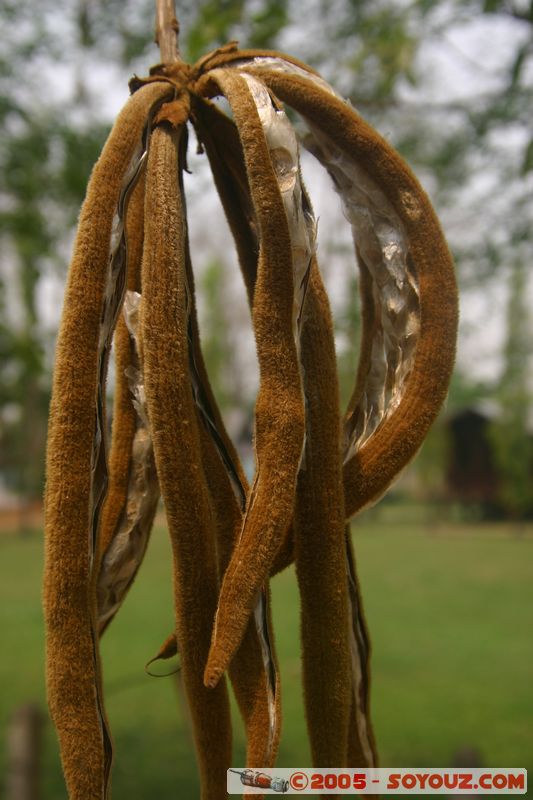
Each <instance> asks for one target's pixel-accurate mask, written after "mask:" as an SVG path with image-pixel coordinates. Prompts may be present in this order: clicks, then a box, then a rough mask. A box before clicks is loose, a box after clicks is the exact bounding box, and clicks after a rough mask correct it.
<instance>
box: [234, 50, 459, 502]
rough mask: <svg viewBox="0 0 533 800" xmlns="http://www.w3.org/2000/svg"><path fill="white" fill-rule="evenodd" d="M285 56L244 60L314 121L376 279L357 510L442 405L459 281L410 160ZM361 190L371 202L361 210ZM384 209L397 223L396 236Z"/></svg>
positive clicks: (354, 469)
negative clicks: (274, 65)
mask: <svg viewBox="0 0 533 800" xmlns="http://www.w3.org/2000/svg"><path fill="white" fill-rule="evenodd" d="M287 63H288V62H284V63H283V64H282V65H281V66H280V68H279V69H278V70H274V69H271V68H270V65H268V67H261V66H260V67H252V66H249V65H247V66H246V69H247V70H250V71H251V72H253V74H256V75H258V76H260V78H261V80H263V81H264V82H265V83H266V85H267V86H269V87H270V88H271V89H272V91H273V92H274V93H275V94H276V96H278V97H280V99H281V100H283V101H284V102H286V103H287V104H288V105H290V106H292V107H293V108H294V109H295V110H296V111H298V112H299V113H300V114H301V115H302V116H303V117H304V119H305V120H306V121H307V124H308V127H309V128H310V131H311V134H312V138H313V141H312V145H311V149H312V152H314V154H315V155H317V157H318V158H319V159H320V160H321V161H322V162H323V163H324V164H325V165H326V166H327V168H328V170H329V172H330V174H331V175H332V177H333V179H334V182H335V184H336V188H337V189H338V191H339V192H340V194H341V196H342V197H343V200H344V204H345V209H346V213H347V216H348V217H349V218H350V219H351V220H352V225H353V228H354V232H355V234H356V236H357V238H358V241H359V242H360V244H358V251H359V256H360V258H361V260H362V262H363V263H364V265H365V267H366V269H367V270H368V273H369V275H370V277H371V281H372V291H371V296H372V303H371V311H367V313H366V321H367V325H369V326H371V327H368V328H367V333H366V335H364V337H363V345H364V346H366V348H370V347H371V348H372V349H371V350H370V351H369V350H368V349H367V350H364V351H363V353H362V355H361V364H362V365H363V364H368V365H369V366H368V370H367V371H366V374H365V371H364V369H360V371H359V381H358V384H357V385H356V389H355V392H354V400H353V402H352V404H351V406H350V409H351V410H350V413H349V415H348V417H347V419H346V422H345V430H346V440H347V445H346V456H345V458H346V463H345V465H344V486H345V507H346V514H347V516H348V517H350V516H352V515H353V514H354V513H355V512H356V511H358V510H359V509H361V508H362V507H363V506H365V505H368V504H369V503H372V502H374V501H375V500H377V499H378V498H379V497H380V496H381V495H382V494H383V492H384V491H386V489H387V488H388V487H389V485H390V483H391V482H392V480H393V479H394V478H395V477H396V476H397V474H398V473H399V472H400V470H401V469H402V468H403V467H404V466H405V465H406V464H407V463H408V462H409V461H410V460H411V459H412V458H413V456H414V455H415V453H416V451H417V450H418V448H419V447H420V445H421V443H422V441H423V439H424V437H425V435H426V433H427V431H428V429H429V427H430V425H431V424H432V422H433V421H434V419H435V417H436V415H437V413H438V411H439V409H440V407H441V405H442V402H443V400H444V397H445V395H446V392H447V388H448V383H449V378H450V374H451V370H452V367H453V363H454V358H455V338H456V329H457V288H456V282H455V276H454V270H453V264H452V261H451V257H450V254H449V251H448V248H447V246H446V243H445V240H444V236H443V234H442V231H441V229H440V226H439V223H438V220H437V218H436V216H435V214H434V212H433V209H432V207H431V205H430V203H429V201H428V199H427V197H426V195H425V193H424V191H423V189H422V188H421V186H420V184H419V183H418V181H417V180H416V178H415V177H414V175H413V174H412V172H411V171H410V169H409V168H408V167H407V165H406V164H405V162H404V161H403V160H402V159H401V158H400V157H399V156H398V155H397V153H396V152H395V151H393V150H392V148H391V147H389V145H388V144H387V143H386V142H385V141H384V140H383V139H382V138H381V137H380V136H379V134H377V133H376V132H375V131H374V130H373V129H372V128H371V127H370V126H369V125H368V124H367V123H366V122H364V121H363V120H362V119H361V118H360V117H359V116H358V115H357V114H356V113H355V112H354V111H353V109H351V108H350V106H348V105H347V104H346V103H344V102H342V101H341V100H339V99H338V98H337V97H336V96H335V95H334V93H333V91H332V90H329V91H328V90H327V89H325V88H323V86H322V83H323V82H322V81H316V80H315V79H311V78H305V77H302V76H301V75H300V74H299V73H294V74H288V72H290V69H289V68H290V65H289V67H287V66H286V64H287ZM358 184H360V185H358ZM361 195H363V197H364V200H365V202H364V206H366V212H365V213H364V214H363V215H362V216H363V218H360V217H359V218H358V200H359V199H360V196H361ZM368 212H370V214H368ZM380 212H381V214H380ZM369 216H370V223H369V229H368V228H365V224H367V223H368V217H369ZM383 216H384V217H385V220H386V222H387V223H389V222H390V221H392V223H393V235H392V237H390V238H389V237H388V236H387V232H386V230H382V229H381V228H380V219H381V220H382V219H383ZM386 227H387V225H385V228H386ZM366 291H367V297H368V299H370V291H369V290H368V288H367V290H366ZM370 331H372V333H370ZM383 353H384V356H383V355H382V354H383ZM378 356H379V358H378ZM358 400H359V402H358ZM361 433H362V434H363V435H361Z"/></svg>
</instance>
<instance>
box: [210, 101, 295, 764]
mask: <svg viewBox="0 0 533 800" xmlns="http://www.w3.org/2000/svg"><path fill="white" fill-rule="evenodd" d="M194 118H195V125H196V128H197V131H198V134H199V137H200V140H201V141H202V144H203V146H204V147H205V150H206V153H207V156H208V158H209V163H210V166H211V170H212V173H213V177H214V179H215V183H216V186H217V189H218V192H219V194H220V197H221V201H222V205H223V208H224V210H225V212H226V216H227V218H228V222H229V224H230V228H231V231H232V233H233V236H234V239H235V242H236V246H237V252H238V255H239V262H240V265H241V270H242V273H243V276H244V280H245V284H246V288H247V291H248V297H249V300H250V304H251V305H252V303H253V293H254V288H255V279H256V273H257V259H258V255H259V245H258V242H257V232H256V225H255V221H254V211H253V205H252V200H251V197H250V194H249V189H248V181H247V177H246V167H245V165H244V157H243V154H242V148H241V146H240V143H239V138H238V133H237V130H236V127H235V125H234V123H233V122H232V121H231V120H230V119H229V118H228V117H226V116H225V115H224V114H222V113H221V112H219V111H218V110H217V109H216V108H214V107H213V106H211V105H209V104H207V103H205V102H203V101H200V100H199V98H197V99H196V104H195V106H194ZM198 350H199V347H198ZM199 362H200V359H199ZM202 369H203V364H202ZM206 381H207V376H206V375H205V377H204V382H206ZM211 446H212V445H211ZM235 458H237V455H236V454H235ZM209 463H213V459H212V458H210V459H209ZM218 472H219V471H218ZM211 480H212V481H216V486H215V487H214V492H215V493H216V494H217V495H218V496H219V497H220V500H219V502H218V503H217V508H218V509H219V514H220V515H221V518H222V520H223V518H224V516H226V518H228V517H230V516H232V515H233V523H231V521H230V519H228V521H227V522H226V524H221V525H220V526H219V531H220V532H219V536H218V567H219V574H220V576H221V578H222V577H223V575H224V573H225V571H226V569H227V566H228V564H229V562H230V559H231V555H232V552H233V548H234V546H235V542H236V541H237V538H238V534H239V533H240V530H241V528H242V515H243V512H244V506H241V504H240V503H239V501H238V497H235V493H234V492H233V493H232V495H233V497H231V498H229V497H228V496H227V495H228V489H229V490H230V491H231V487H228V478H227V475H226V476H224V475H220V474H213V475H212V476H211ZM241 481H242V486H243V488H244V489H245V494H247V493H248V486H247V483H246V480H245V478H244V475H242V477H241ZM224 490H225V495H226V496H225V497H224ZM235 500H237V505H235ZM228 523H229V524H228ZM228 534H229V535H228ZM229 676H230V679H231V681H232V684H233V688H234V691H235V696H236V699H237V702H238V704H239V709H240V711H241V714H242V716H243V719H244V723H245V726H246V739H247V754H246V765H247V766H248V767H255V766H257V767H261V766H273V764H274V760H275V756H276V753H277V747H278V743H279V735H280V728H281V707H280V690H279V671H278V668H277V661H276V656H275V652H274V646H273V632H272V624H271V614H270V605H269V601H268V589H267V588H266V587H265V589H263V590H261V595H260V597H259V600H258V605H257V606H256V609H255V612H254V615H253V618H252V619H251V620H250V622H249V623H248V626H247V628H246V632H245V634H244V637H243V640H242V642H241V645H240V647H239V649H238V650H237V652H236V654H235V657H234V658H233V660H232V662H231V665H230V668H229Z"/></svg>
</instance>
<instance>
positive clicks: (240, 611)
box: [204, 70, 304, 686]
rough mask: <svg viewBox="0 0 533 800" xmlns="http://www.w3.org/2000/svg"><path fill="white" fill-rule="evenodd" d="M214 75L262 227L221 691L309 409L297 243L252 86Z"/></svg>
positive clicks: (281, 510)
mask: <svg viewBox="0 0 533 800" xmlns="http://www.w3.org/2000/svg"><path fill="white" fill-rule="evenodd" d="M210 77H211V78H212V79H213V80H214V81H216V83H217V84H218V85H219V86H220V88H221V89H222V91H223V92H224V94H225V95H226V97H227V98H228V100H229V102H230V105H231V106H232V110H233V114H234V117H235V122H236V125H237V128H238V130H239V135H240V139H241V142H242V145H243V151H244V156H245V161H246V168H247V173H248V180H249V184H250V191H251V195H252V198H253V202H254V208H255V214H256V219H257V224H258V229H259V242H260V253H259V263H258V273H257V281H256V287H255V293H254V304H253V323H254V330H255V335H256V343H257V353H258V359H259V368H260V390H259V395H258V398H257V404H256V434H255V445H256V457H257V472H256V478H255V480H254V485H253V486H252V491H251V495H250V499H249V502H248V507H247V511H246V515H245V519H244V524H243V530H242V533H241V535H240V538H239V541H238V543H237V545H236V547H235V550H234V553H233V556H232V559H231V561H230V564H229V566H228V569H227V570H226V574H225V577H224V581H223V583H222V587H221V591H220V597H219V604H218V610H217V617H216V621H215V628H214V632H213V642H212V646H211V651H210V655H209V660H208V663H207V666H206V670H205V675H204V680H205V683H206V685H209V686H215V685H216V683H217V681H218V680H219V678H220V676H221V675H222V673H223V672H224V670H225V669H226V668H227V667H228V665H229V663H230V661H231V659H232V657H233V655H234V653H235V650H236V648H237V647H238V646H239V644H240V641H241V639H242V637H243V634H244V631H245V629H246V626H247V623H248V619H249V617H250V614H251V613H252V610H253V608H254V605H255V602H256V598H257V594H258V592H259V590H260V588H261V586H262V584H263V583H264V581H265V579H266V578H267V577H268V574H269V572H270V567H271V564H272V561H273V559H274V556H275V554H276V552H277V550H278V548H279V545H280V543H281V540H282V538H283V535H284V534H285V532H286V529H287V527H288V523H289V520H290V517H291V515H292V502H293V496H294V490H295V483H296V475H297V471H298V465H299V461H300V457H301V452H302V445H303V436H304V408H303V399H302V389H301V381H300V373H299V366H298V357H297V353H296V345H295V342H294V338H293V329H292V310H293V295H294V290H293V279H292V258H291V243H290V235H289V231H288V225H287V218H286V216H285V211H284V208H283V202H282V200H281V197H280V193H279V189H278V186H277V182H276V178H275V175H274V172H273V168H272V164H271V162H270V156H269V153H268V148H267V146H266V142H265V140H264V136H263V132H262V129H261V124H260V120H259V117H258V113H257V110H256V107H255V104H254V102H253V100H252V98H251V97H250V93H249V90H248V87H247V84H246V82H245V81H244V79H243V78H241V77H240V76H239V75H237V74H233V73H231V72H229V71H228V72H226V71H223V70H216V71H214V72H213V73H211V74H210Z"/></svg>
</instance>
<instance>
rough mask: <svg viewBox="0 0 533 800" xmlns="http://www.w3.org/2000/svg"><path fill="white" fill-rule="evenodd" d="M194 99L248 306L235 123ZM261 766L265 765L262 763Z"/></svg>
mask: <svg viewBox="0 0 533 800" xmlns="http://www.w3.org/2000/svg"><path fill="white" fill-rule="evenodd" d="M194 99H195V101H196V102H195V104H194V106H193V109H194V119H195V126H196V128H197V131H198V135H199V137H200V141H201V142H202V145H203V146H204V147H205V151H206V153H207V157H208V159H209V165H210V167H211V172H212V174H213V178H214V180H215V185H216V187H217V191H218V194H219V196H220V199H221V202H222V206H223V208H224V212H225V214H226V218H227V220H228V224H229V227H230V230H231V232H232V234H233V238H234V241H235V246H236V249H237V254H238V257H239V265H240V268H241V272H242V275H243V278H244V283H245V286H246V291H247V294H248V300H249V303H250V306H252V304H253V295H254V289H255V281H256V277H257V260H258V257H259V244H258V241H257V224H256V221H255V216H254V210H253V204H252V200H251V197H250V193H249V189H248V180H247V177H246V166H245V164H244V156H243V153H242V147H241V144H240V140H239V134H238V131H237V128H236V126H235V123H234V122H233V121H232V120H231V119H230V118H229V117H227V116H226V115H225V114H223V113H222V112H220V111H219V110H218V109H217V108H216V107H215V106H213V105H211V104H210V103H207V102H205V101H203V100H201V99H200V98H194ZM293 560H294V543H293V532H292V527H289V529H288V531H287V533H286V534H285V536H284V537H283V542H282V544H281V546H280V548H279V550H278V552H277V553H276V556H275V557H274V561H273V563H272V569H271V575H276V574H277V573H278V572H281V571H282V570H284V569H285V568H286V567H287V566H289V564H291V563H292V562H293ZM224 571H225V566H224ZM222 574H223V573H222ZM264 766H268V764H267V763H266V762H264Z"/></svg>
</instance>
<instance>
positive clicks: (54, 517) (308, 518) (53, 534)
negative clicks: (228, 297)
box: [44, 45, 457, 800]
mask: <svg viewBox="0 0 533 800" xmlns="http://www.w3.org/2000/svg"><path fill="white" fill-rule="evenodd" d="M131 88H132V97H131V99H130V100H129V101H128V103H127V104H126V106H125V108H124V110H123V111H122V112H121V114H120V115H119V117H118V119H117V121H116V123H115V126H114V127H113V130H112V131H111V134H110V137H109V139H108V141H107V143H106V145H105V147H104V150H103V152H102V155H101V157H100V159H99V161H98V163H97V164H96V166H95V169H94V171H93V175H92V177H91V180H90V182H89V186H88V189H87V197H86V200H85V202H84V205H83V208H82V211H81V215H80V222H79V229H78V234H77V238H76V243H75V249H74V255H73V259H72V263H71V266H70V271H69V276H68V284H67V289H66V294H65V304H64V310H63V317H62V321H61V328H60V333H59V339H58V345H57V357H56V367H55V375H54V386H53V398H52V405H51V413H50V428H49V439H48V456H47V459H48V460H47V471H48V478H47V488H46V565H45V579H44V581H45V585H44V599H45V614H46V624H47V679H48V697H49V704H50V709H51V713H52V717H53V719H54V722H55V725H56V727H57V730H58V734H59V738H60V743H61V752H62V760H63V767H64V772H65V776H66V781H67V785H68V789H69V795H70V797H72V798H79V800H82V799H83V800H89V799H90V800H92V799H93V798H94V799H95V800H96V799H97V798H98V799H99V800H100V798H105V797H106V796H107V793H108V784H109V775H110V766H111V758H112V745H111V737H110V733H109V731H108V725H107V721H106V716H105V709H104V700H103V694H102V680H101V666H100V658H99V648H98V642H99V637H100V635H101V634H102V633H103V631H104V630H105V629H106V628H107V626H108V625H109V624H110V623H111V621H112V619H113V617H114V615H115V614H116V612H117V611H118V609H119V608H120V605H121V603H122V602H123V599H124V597H125V595H126V593H127V591H128V589H129V587H130V586H131V584H132V582H133V580H134V578H135V575H136V573H137V570H138V568H139V566H140V564H141V562H142V558H143V555H144V552H145V550H146V547H147V544H148V540H149V535H150V529H151V527H152V523H153V518H154V515H155V510H156V508H157V504H158V501H159V497H160V496H161V497H162V500H163V503H164V506H165V511H166V515H167V521H168V528H169V533H170V538H171V542H172V551H173V559H174V561H173V563H174V597H175V612H176V629H175V632H173V633H172V634H171V636H170V637H169V640H168V641H167V642H166V643H165V646H164V647H163V649H162V655H163V656H164V655H167V654H168V653H170V652H175V651H176V650H179V654H180V662H181V671H182V677H183V684H184V687H185V692H186V696H187V701H188V704H189V708H190V716H191V721H192V727H193V732H194V740H195V748H196V753H197V760H198V768H199V772H200V776H201V787H202V788H201V795H202V798H204V799H205V800H207V799H208V798H209V800H211V799H212V798H223V797H225V796H226V769H227V768H228V767H230V766H231V721H230V712H229V702H228V693H227V687H226V680H225V677H224V674H225V673H226V672H228V674H229V678H230V680H231V683H232V686H233V690H234V692H235V695H236V698H237V701H238V705H239V708H240V711H241V713H242V716H243V719H244V723H245V729H246V735H247V766H250V767H254V766H257V767H267V766H271V765H273V764H274V760H275V756H276V751H277V747H278V741H279V735H280V723H281V706H280V687H279V676H278V668H277V662H276V655H275V652H274V643H273V632H272V625H271V619H270V611H269V589H268V581H269V577H270V575H271V574H272V573H273V572H274V571H276V570H279V569H281V568H282V567H283V566H284V565H286V564H287V563H289V562H290V561H292V560H293V559H294V562H295V566H296V573H297V578H298V585H299V589H300V594H301V630H302V655H303V682H304V695H305V706H306V718H307V723H308V730H309V737H310V744H311V752H312V757H313V763H314V764H315V765H316V766H319V767H342V766H361V767H363V766H371V765H374V764H376V759H377V755H376V749H375V744H374V737H373V733H372V725H371V721H370V714H369V639H368V633H367V629H366V625H365V620H364V617H363V612H362V608H361V600H360V594H359V588H358V584H357V576H356V573H355V561H354V555H353V551H352V548H351V542H350V540H349V537H348V535H347V532H346V521H347V520H348V519H349V518H350V517H352V516H353V515H354V514H355V513H356V512H357V511H359V510H360V509H361V508H363V507H364V506H365V505H368V504H370V503H372V502H374V501H376V500H377V499H378V498H379V497H380V496H381V495H382V494H383V493H384V492H385V491H386V490H387V488H388V487H389V486H390V484H391V482H392V481H393V479H394V478H395V477H396V476H397V475H398V473H399V471H400V470H401V469H402V468H403V467H404V466H405V464H406V463H407V462H408V461H410V460H411V458H412V457H413V456H414V455H415V453H416V451H417V449H418V448H419V446H420V445H421V443H422V441H423V439H424V436H425V435H426V433H427V431H428V429H429V427H430V425H431V423H432V422H433V420H434V419H435V417H436V415H437V413H438V411H439V408H440V406H441V404H442V401H443V399H444V397H445V395H446V391H447V387H448V382H449V378H450V373H451V370H452V366H453V360H454V352H455V337H456V327H457V294H456V284H455V279H454V272H453V265H452V262H451V259H450V255H449V252H448V249H447V247H446V244H445V241H444V238H443V235H442V232H441V229H440V227H439V224H438V221H437V219H436V217H435V214H434V212H433V210H432V208H431V205H430V203H429V201H428V199H427V197H426V195H425V194H424V192H423V190H422V189H421V187H420V185H419V184H418V182H417V180H416V178H415V177H414V176H413V174H412V173H411V171H410V170H409V168H408V167H407V166H406V164H405V163H404V162H403V161H402V159H401V158H400V157H399V156H398V154H397V153H395V152H394V151H393V150H392V149H391V147H390V146H389V145H388V144H387V143H386V142H385V141H384V140H383V139H382V138H381V137H380V136H379V135H378V134H377V133H376V132H375V131H374V130H373V129H372V128H371V127H370V126H369V125H368V124H367V123H366V122H365V121H364V120H363V119H362V118H361V117H360V116H359V115H358V114H357V113H356V112H355V111H354V110H353V108H352V107H351V106H350V105H349V104H348V103H346V102H344V101H343V100H342V99H341V98H339V97H338V96H337V94H336V93H335V92H334V90H333V89H332V88H331V87H330V86H329V85H328V84H327V83H326V82H325V81H324V80H323V79H322V78H321V77H320V76H318V75H317V74H316V73H315V72H314V71H313V70H311V69H310V68H309V67H307V66H306V65H304V64H301V63H299V62H297V61H295V60H294V59H291V58H290V57H288V56H284V55H280V54H277V53H273V52H260V51H239V50H238V49H237V47H236V46H235V45H229V46H227V47H225V48H221V49H220V50H218V51H215V52H214V53H211V54H209V55H208V56H206V57H204V58H203V59H201V61H199V62H198V63H197V64H196V65H194V66H192V67H190V66H188V65H185V64H183V63H181V62H180V63H176V64H173V65H166V66H159V67H155V68H154V69H152V71H151V75H150V77H149V78H146V79H137V78H136V79H134V80H133V81H132V84H131ZM217 96H224V97H225V98H226V99H227V101H228V103H229V108H230V109H231V113H230V114H225V113H223V112H222V111H221V110H220V108H219V107H217V106H216V105H215V104H213V102H212V100H213V98H215V97H217ZM285 106H289V107H291V108H292V109H293V110H294V111H295V112H297V114H298V115H299V116H300V118H301V121H302V124H303V127H304V128H305V135H304V137H303V138H302V139H301V141H299V140H298V138H297V136H296V134H295V131H294V129H293V126H292V124H291V122H290V120H289V118H288V116H287V114H286V113H285ZM189 124H192V125H193V126H194V128H195V130H196V134H197V137H198V139H199V142H200V143H201V145H202V147H203V149H204V151H205V153H206V156H207V158H208V159H209V163H210V166H211V170H212V172H213V177H214V180H215V184H216V186H217V189H218V192H219V195H220V198H221V201H222V204H223V207H224V210H225V213H226V217H227V219H228V223H229V225H230V228H231V231H232V233H233V236H234V239H235V243H236V249H237V252H238V256H239V261H240V265H241V270H242V273H243V278H244V281H245V284H246V289H247V294H248V299H249V303H250V310H251V318H252V325H253V329H254V335H255V341H256V348H257V358H258V364H259V373H260V386H259V392H258V396H257V402H256V407H255V433H254V446H255V455H256V464H255V473H254V476H253V479H252V481H251V483H250V484H248V482H247V479H246V477H245V475H244V472H243V469H242V467H241V465H240V463H239V460H238V456H237V453H236V451H235V448H234V446H233V444H232V442H231V439H230V437H229V436H228V434H227V432H226V430H225V428H224V425H223V422H222V417H221V414H220V412H219V409H218V408H217V404H216V401H215V398H214V395H213V392H212V390H211V387H210V385H209V379H208V375H207V371H206V368H205V365H204V362H203V358H202V352H201V346H200V335H199V330H198V322H197V316H196V302H195V289H194V276H193V269H192V262H191V255H190V251H189V241H188V231H187V212H186V202H185V195H184V187H183V180H182V175H183V169H184V168H185V166H186V151H187V126H188V125H189ZM302 144H303V146H304V147H306V148H307V149H309V150H310V152H311V153H312V154H313V155H314V156H315V157H316V158H317V159H318V160H319V161H320V163H321V164H322V165H323V166H324V167H325V169H326V170H327V171H328V172H329V174H330V176H331V178H332V181H333V184H334V187H335V189H336V190H337V192H338V193H339V195H340V197H341V200H342V204H343V209H344V213H345V216H346V217H347V220H348V222H349V224H350V225H351V228H352V231H353V236H354V243H355V252H356V259H355V260H356V262H357V265H358V269H359V272H360V286H361V305H362V320H363V322H362V325H363V330H362V345H361V352H360V358H359V366H358V370H357V376H356V380H355V387H354V391H353V395H352V399H351V402H350V404H349V408H348V411H347V413H346V415H345V416H344V418H342V417H341V413H340V409H339V396H338V386H337V370H336V364H335V349H334V342H333V326H332V320H331V314H330V309H329V303H328V298H327V295H326V292H325V289H324V286H323V283H322V280H321V277H320V270H319V265H318V263H317V259H316V221H315V218H314V214H313V209H312V203H311V199H310V198H309V196H308V194H307V191H306V189H305V186H304V184H303V181H302V178H301V172H300V159H299V148H300V146H301V145H302ZM113 337H114V339H115V360H116V366H117V370H116V388H115V406H114V413H113V425H112V432H111V438H110V442H109V443H108V435H107V433H106V429H107V425H106V420H105V383H106V373H107V365H108V360H109V354H110V351H111V345H112V341H113ZM151 757H154V758H155V757H157V756H156V755H152V754H147V758H151Z"/></svg>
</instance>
